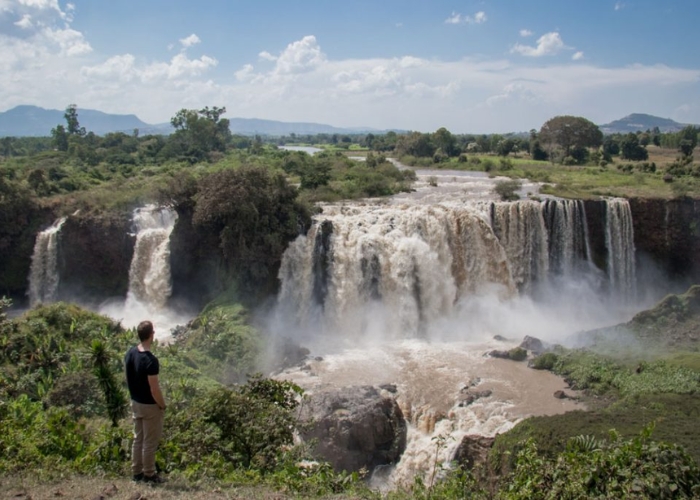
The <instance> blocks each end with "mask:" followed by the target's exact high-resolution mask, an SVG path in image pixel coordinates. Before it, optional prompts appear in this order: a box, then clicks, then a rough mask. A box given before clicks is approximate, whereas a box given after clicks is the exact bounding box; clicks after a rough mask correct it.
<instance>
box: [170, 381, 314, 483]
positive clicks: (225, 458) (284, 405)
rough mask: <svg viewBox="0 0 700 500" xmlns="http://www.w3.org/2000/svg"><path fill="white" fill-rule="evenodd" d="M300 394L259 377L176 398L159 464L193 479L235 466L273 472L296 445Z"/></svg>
mask: <svg viewBox="0 0 700 500" xmlns="http://www.w3.org/2000/svg"><path fill="white" fill-rule="evenodd" d="M300 395H301V389H300V388H299V387H297V386H296V385H294V384H292V383H290V382H280V381H275V380H271V379H263V378H262V377H260V376H254V377H252V378H251V379H250V380H249V382H248V383H246V384H244V385H240V386H234V387H232V388H227V387H223V386H220V387H217V388H215V389H211V390H209V391H207V392H205V393H192V394H190V396H191V399H189V400H188V399H176V400H172V399H171V402H170V405H169V410H170V411H169V412H168V413H166V422H165V429H166V430H165V433H166V435H165V443H164V444H163V446H162V450H161V452H160V460H161V461H162V462H163V463H164V464H165V467H166V469H172V468H175V469H180V470H184V471H185V473H186V474H188V475H190V476H192V477H198V476H201V475H202V474H212V473H213V474H214V475H220V474H226V473H229V472H230V471H231V470H232V469H233V468H253V469H256V470H260V471H263V472H267V471H272V470H274V469H275V468H276V467H277V465H279V464H280V463H281V461H282V460H283V454H284V451H285V449H286V448H287V447H289V446H291V444H292V441H293V430H294V425H295V422H296V421H295V414H294V410H295V408H296V407H297V405H298V397H299V396H300ZM192 408H197V411H196V412H192ZM206 469H209V470H206Z"/></svg>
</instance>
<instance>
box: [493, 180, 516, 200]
mask: <svg viewBox="0 0 700 500" xmlns="http://www.w3.org/2000/svg"><path fill="white" fill-rule="evenodd" d="M521 187H522V184H521V183H520V181H518V180H515V179H510V180H507V181H499V182H497V183H496V186H495V187H494V188H493V191H494V193H496V194H497V195H498V196H500V198H501V200H503V201H515V200H519V199H520V195H519V194H518V193H517V192H516V191H518V190H519V189H520V188H521Z"/></svg>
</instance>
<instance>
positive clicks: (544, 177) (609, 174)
mask: <svg viewBox="0 0 700 500" xmlns="http://www.w3.org/2000/svg"><path fill="white" fill-rule="evenodd" d="M648 151H649V159H648V162H649V163H651V162H654V163H655V164H656V166H657V170H656V172H641V171H638V170H637V168H636V167H637V166H641V164H642V163H643V162H629V161H626V160H621V159H620V158H615V159H614V162H613V163H611V164H608V165H606V166H605V167H599V166H564V165H559V164H553V163H550V162H548V161H536V160H532V159H530V158H529V157H526V156H522V157H521V156H515V157H513V156H510V157H508V158H507V160H506V161H507V163H508V165H509V166H508V167H507V169H503V168H502V165H501V158H500V157H497V156H492V155H469V156H468V160H467V161H466V162H464V161H463V162H460V161H458V159H456V158H452V159H450V160H449V161H447V162H443V163H432V164H429V165H423V164H422V163H421V164H420V166H422V167H425V166H428V167H429V168H436V169H455V170H479V171H484V170H488V171H489V173H490V174H491V175H494V176H495V175H499V176H507V177H512V178H526V179H530V180H532V181H536V182H541V183H543V186H542V188H541V190H540V191H541V192H542V193H543V194H550V195H553V196H559V197H562V198H578V199H594V198H598V197H601V196H613V197H624V198H634V197H647V198H665V199H671V198H675V197H677V196H678V192H679V190H678V189H677V188H678V186H676V189H675V190H674V184H682V185H683V189H682V190H680V191H681V192H683V193H684V194H685V195H687V196H691V197H696V198H697V197H700V179H698V178H694V177H689V176H685V177H679V178H676V179H674V181H673V182H666V181H664V169H665V167H666V166H667V165H669V164H670V163H672V162H673V161H675V159H676V158H677V157H678V152H677V151H676V150H673V149H664V148H659V147H657V146H649V147H648ZM697 157H700V151H698V150H696V158H697ZM408 160H409V164H410V161H411V160H412V158H409V159H408ZM413 160H414V161H418V160H422V159H413ZM628 164H631V165H633V168H632V171H630V172H625V171H623V170H621V169H618V167H621V166H623V165H628Z"/></svg>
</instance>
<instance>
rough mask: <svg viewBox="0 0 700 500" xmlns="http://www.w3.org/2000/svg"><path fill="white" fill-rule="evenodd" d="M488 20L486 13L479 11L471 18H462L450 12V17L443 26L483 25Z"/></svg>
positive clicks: (460, 15)
mask: <svg viewBox="0 0 700 500" xmlns="http://www.w3.org/2000/svg"><path fill="white" fill-rule="evenodd" d="M487 20H488V17H487V16H486V12H484V11H479V12H477V13H476V14H474V15H473V16H463V15H462V14H459V13H457V12H452V14H451V15H450V17H448V18H447V19H445V24H483V23H485V22H486V21H487Z"/></svg>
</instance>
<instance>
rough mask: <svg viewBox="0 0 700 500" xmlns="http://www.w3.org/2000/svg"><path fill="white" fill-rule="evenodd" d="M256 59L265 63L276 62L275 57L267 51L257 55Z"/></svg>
mask: <svg viewBox="0 0 700 500" xmlns="http://www.w3.org/2000/svg"><path fill="white" fill-rule="evenodd" d="M258 57H259V58H260V59H264V60H265V61H276V60H277V57H275V56H273V55H272V54H270V53H269V52H268V51H267V50H263V51H262V52H260V53H259V54H258Z"/></svg>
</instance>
